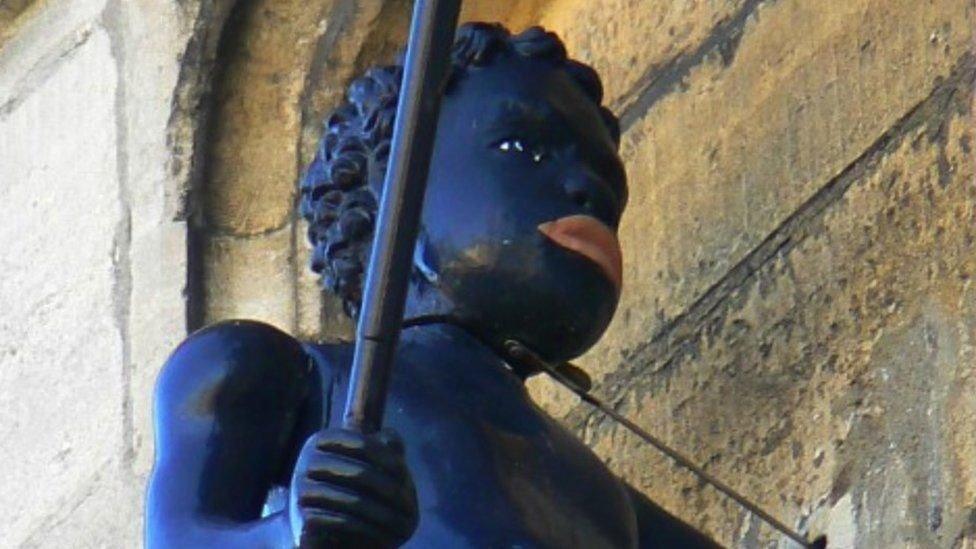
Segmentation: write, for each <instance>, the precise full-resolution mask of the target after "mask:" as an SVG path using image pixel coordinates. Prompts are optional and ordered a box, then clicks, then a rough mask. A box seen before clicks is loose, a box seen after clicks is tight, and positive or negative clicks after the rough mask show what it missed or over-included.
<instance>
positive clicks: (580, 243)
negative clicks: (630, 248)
mask: <svg viewBox="0 0 976 549" xmlns="http://www.w3.org/2000/svg"><path fill="white" fill-rule="evenodd" d="M539 232H541V233H542V234H544V235H546V236H547V237H548V238H549V239H550V240H552V241H553V242H555V243H556V244H558V245H559V246H562V247H563V248H566V249H568V250H572V251H574V252H576V253H578V254H580V255H582V256H584V257H586V258H588V259H590V260H591V261H593V262H594V263H596V264H597V265H599V267H600V268H601V269H602V270H603V272H604V273H605V274H606V275H607V277H608V278H609V279H610V281H611V282H613V285H614V287H615V288H616V289H617V291H620V287H621V285H622V283H623V258H622V255H621V252H620V242H619V241H618V240H617V235H615V234H614V233H613V231H612V230H611V229H610V227H607V226H606V225H605V224H604V223H603V222H601V221H600V220H599V219H597V218H595V217H592V216H589V215H570V216H567V217H561V218H559V219H557V220H555V221H549V222H546V223H543V224H541V225H539Z"/></svg>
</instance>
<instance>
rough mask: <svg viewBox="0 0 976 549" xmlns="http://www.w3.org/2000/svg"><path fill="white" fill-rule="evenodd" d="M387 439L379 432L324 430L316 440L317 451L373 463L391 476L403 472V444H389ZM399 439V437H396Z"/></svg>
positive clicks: (404, 468)
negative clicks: (367, 433) (364, 433)
mask: <svg viewBox="0 0 976 549" xmlns="http://www.w3.org/2000/svg"><path fill="white" fill-rule="evenodd" d="M388 440H389V439H387V438H382V437H381V436H380V434H379V433H377V434H369V435H363V434H360V433H354V432H352V431H346V430H342V429H336V430H330V431H324V432H323V435H322V436H320V437H319V438H318V440H317V441H316V447H317V448H318V449H319V451H322V452H328V453H335V454H340V455H343V456H347V457H350V458H353V459H356V460H359V461H362V462H365V463H370V464H374V465H376V466H377V467H379V468H381V469H383V470H384V471H386V472H387V473H389V474H390V475H392V476H401V475H403V474H405V471H406V465H405V463H404V460H403V444H402V442H399V446H397V445H396V444H397V443H393V446H389V444H390V443H389V441H388ZM397 440H399V437H397Z"/></svg>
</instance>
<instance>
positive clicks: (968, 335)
mask: <svg viewBox="0 0 976 549" xmlns="http://www.w3.org/2000/svg"><path fill="white" fill-rule="evenodd" d="M974 71H976V68H974V61H973V58H972V57H966V58H965V59H964V60H963V61H962V62H961V63H960V64H959V65H958V66H957V67H956V70H955V72H954V73H953V74H952V76H951V78H950V79H949V80H948V81H947V83H945V84H943V85H941V86H940V87H938V88H937V90H936V92H934V93H933V94H932V95H930V97H929V98H928V99H926V100H925V101H924V102H923V103H922V104H921V105H920V106H919V107H918V108H916V109H914V110H912V111H911V112H910V114H909V115H907V116H906V117H905V118H904V119H902V120H901V121H900V122H899V123H898V124H896V125H895V126H894V127H892V128H891V129H890V131H889V132H888V133H887V134H886V135H885V136H884V137H883V138H881V139H879V140H878V141H877V142H876V143H875V144H874V145H873V146H872V147H869V149H868V152H867V153H865V155H864V156H862V157H861V159H860V160H858V161H857V162H856V163H854V164H853V165H852V166H850V167H849V168H848V169H847V170H845V171H844V173H842V174H841V175H839V176H838V177H837V178H835V179H833V180H832V181H831V182H830V184H829V185H828V186H826V187H825V188H824V189H823V190H822V191H821V192H820V193H818V195H817V197H816V198H815V199H814V200H811V201H810V202H808V203H807V204H805V205H804V206H803V207H802V208H801V209H800V210H798V212H797V213H796V214H795V215H794V216H793V217H791V221H790V222H789V223H787V224H786V225H785V228H784V229H783V230H784V231H785V232H783V233H782V234H780V233H776V234H774V235H773V236H771V237H770V247H769V249H768V250H765V251H764V252H763V254H764V255H762V256H761V257H760V256H755V257H753V259H754V260H755V263H754V265H753V267H752V268H750V269H748V270H746V271H744V276H743V278H742V279H741V281H740V282H739V283H737V284H735V285H732V286H728V287H723V288H720V291H721V292H722V293H721V295H720V296H718V297H716V298H715V299H714V300H713V301H712V302H710V304H709V305H708V306H707V307H705V308H703V309H702V310H700V311H699V310H698V309H697V308H694V309H692V313H693V314H692V315H691V316H694V317H695V318H696V320H694V321H681V322H679V323H677V324H676V325H675V326H674V327H673V330H672V331H671V332H670V335H669V337H668V338H667V339H666V341H665V340H661V341H659V342H656V343H655V344H651V345H648V346H646V347H645V348H644V349H643V350H642V351H640V352H637V353H635V354H633V355H632V356H631V357H630V359H629V366H628V370H627V372H622V373H619V374H617V375H614V376H612V377H611V378H608V380H607V383H606V384H605V386H604V390H605V391H606V392H607V393H608V394H609V395H610V397H611V400H612V401H614V402H617V403H619V405H620V406H621V409H622V410H624V411H625V412H626V413H628V414H630V415H633V416H635V417H636V418H637V420H638V422H639V423H640V424H642V425H644V426H645V427H648V428H649V429H650V430H651V431H652V432H654V433H657V434H659V435H660V436H662V437H663V438H664V439H666V440H668V441H670V442H671V443H672V444H673V445H674V446H676V447H678V448H679V449H681V450H683V451H684V452H686V453H689V454H690V455H691V456H693V458H694V459H695V461H697V462H699V463H704V464H706V467H707V468H708V469H709V471H710V472H712V473H713V474H716V475H717V476H718V477H720V478H723V479H725V480H727V481H729V482H730V483H731V484H732V485H733V486H735V487H736V488H737V489H739V490H740V491H742V492H744V493H745V494H747V495H748V496H750V497H751V498H752V499H753V500H755V501H758V502H759V503H760V504H761V505H762V506H763V507H765V508H766V509H767V510H769V511H771V512H772V514H773V515H775V516H778V517H780V518H782V519H783V520H784V521H785V522H786V523H788V524H791V525H792V526H794V527H797V528H801V529H807V528H809V530H810V531H812V532H813V533H828V534H830V535H832V536H835V537H838V538H843V539H850V540H854V543H855V544H856V545H857V546H862V547H891V546H906V545H909V546H926V547H930V546H953V544H954V543H955V542H956V541H959V540H964V539H967V538H968V537H971V536H972V530H973V524H974V522H973V519H972V517H973V512H972V510H973V509H974V507H976V484H974V480H973V479H974V466H973V460H972V455H973V454H972V451H973V448H974V447H976V435H974V434H973V429H972V425H973V424H974V422H976V397H974V395H976V386H974V384H976V378H974V376H973V372H972V365H973V364H974V363H976V347H974V345H973V341H976V328H974V327H976V288H974V287H973V283H972V281H973V276H974V274H976V255H974V254H973V250H974V244H976V187H974V186H973V181H974V176H976V174H974V155H973V152H972V143H973V139H974V130H973V126H972V118H971V113H970V111H969V105H970V101H971V99H972V93H973V91H972V89H973V85H974ZM696 307H697V305H696ZM580 413H581V415H575V416H574V418H575V420H576V421H577V422H578V423H577V424H578V425H580V427H581V429H582V431H583V432H584V433H585V436H586V438H587V440H588V441H589V442H591V443H592V444H593V445H594V447H595V448H596V449H597V450H598V451H599V452H600V453H601V454H602V455H604V456H607V458H608V461H609V462H610V463H611V465H612V466H613V467H614V468H615V469H616V470H618V471H619V472H621V474H623V475H624V476H625V477H627V478H629V479H631V480H632V481H634V482H635V483H637V484H638V485H639V486H641V487H643V488H644V489H645V490H647V491H648V493H650V494H651V495H652V497H654V498H655V500H657V501H659V502H661V503H662V504H663V505H664V506H665V507H667V508H669V509H673V510H674V511H676V512H677V513H678V514H680V515H681V516H683V517H684V518H686V519H687V520H690V521H692V522H693V523H696V524H698V525H700V526H702V527H703V528H705V529H706V530H707V531H708V532H710V533H712V534H713V535H715V536H716V538H717V539H718V540H719V541H722V542H723V543H729V544H734V543H740V544H742V545H743V546H749V547H752V546H756V545H757V544H759V543H761V542H762V541H763V540H769V539H773V537H772V534H771V533H770V532H769V531H768V530H767V529H765V528H761V527H760V525H759V523H758V522H756V521H755V520H754V519H750V518H749V517H748V516H747V515H745V514H744V513H743V511H742V510H741V509H739V508H737V507H736V506H735V505H733V504H731V502H729V501H728V500H727V499H725V498H723V497H722V496H720V495H717V494H716V492H714V491H712V490H710V489H709V488H706V487H703V486H702V485H701V484H699V483H698V482H697V481H696V480H695V479H693V478H692V477H690V475H688V474H686V473H684V472H677V471H676V470H675V469H674V468H673V467H672V466H671V464H670V463H668V462H667V461H666V460H664V459H663V458H661V457H660V456H657V455H655V454H654V453H653V452H649V450H648V449H647V448H646V447H642V446H639V445H638V444H637V443H636V442H635V440H634V439H633V438H632V437H630V436H629V435H627V434H625V433H623V432H622V431H621V430H620V429H618V428H616V427H613V426H611V425H610V424H609V423H608V422H606V421H605V420H602V419H599V417H598V416H597V415H595V414H590V413H588V412H582V410H581V411H580ZM840 541H841V540H840V539H838V542H840Z"/></svg>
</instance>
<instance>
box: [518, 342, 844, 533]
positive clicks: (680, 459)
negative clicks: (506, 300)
mask: <svg viewBox="0 0 976 549" xmlns="http://www.w3.org/2000/svg"><path fill="white" fill-rule="evenodd" d="M506 350H507V351H508V352H509V354H511V355H512V357H513V358H515V359H516V360H519V361H522V362H524V363H526V364H528V365H529V366H532V367H533V368H535V369H538V370H542V371H544V372H545V373H546V374H548V375H549V376H550V377H551V378H553V379H554V380H556V381H557V382H559V384H560V385H562V386H563V387H566V388H567V389H569V390H570V391H572V392H573V393H575V394H576V396H578V397H579V398H580V399H581V400H583V401H584V402H586V403H588V404H590V405H591V406H593V407H594V408H596V409H598V410H600V411H601V412H603V413H604V414H606V415H608V416H610V417H611V418H613V420H614V421H616V422H617V423H619V424H621V425H623V426H624V427H626V428H627V430H629V431H630V432H632V433H634V434H635V435H637V436H638V437H640V438H641V439H642V440H643V441H644V442H646V443H648V444H650V445H651V446H653V447H655V448H657V449H658V450H660V451H661V452H662V453H663V454H665V455H666V456H668V457H669V458H671V459H672V460H674V461H675V463H677V464H678V465H680V466H682V467H684V468H685V469H688V470H689V471H691V472H692V473H694V474H695V475H696V476H698V477H699V478H701V479H702V480H704V481H705V482H707V483H708V484H711V485H712V486H713V487H715V489H716V490H718V491H719V492H722V493H723V494H725V495H726V496H728V497H730V498H732V499H733V500H734V501H735V502H736V503H738V504H739V505H741V506H742V507H744V508H745V509H746V510H748V511H749V512H750V513H752V514H754V515H756V516H757V517H759V518H760V519H762V520H763V521H765V522H766V523H768V524H769V525H770V526H772V527H773V528H775V529H776V530H778V531H780V532H781V533H783V534H784V535H786V536H787V537H789V538H790V539H792V540H793V541H795V542H797V543H799V544H800V545H801V546H803V547H807V548H810V549H822V548H823V547H825V546H826V543H825V540H824V539H823V538H818V539H817V540H814V541H808V540H807V539H806V537H804V536H803V535H801V534H800V533H799V532H796V531H794V530H793V529H792V528H790V527H789V526H787V525H785V524H783V523H782V522H780V521H779V520H777V519H776V518H775V517H773V516H772V515H770V514H769V513H767V512H766V511H763V510H762V509H761V508H760V507H759V506H758V505H756V504H755V503H752V502H751V501H749V500H748V499H746V497H745V496H743V495H741V494H739V493H738V492H736V491H735V490H733V489H732V487H731V486H729V485H728V484H725V483H724V482H722V481H721V480H719V479H717V478H715V477H714V476H712V475H711V474H710V473H708V472H707V471H705V470H704V469H703V468H701V467H699V466H698V465H696V464H695V463H694V462H693V461H691V460H690V459H688V458H686V457H685V456H683V455H682V454H680V453H678V451H677V450H674V449H673V448H671V447H670V446H668V445H667V444H665V443H664V442H663V441H662V440H660V439H659V438H657V437H655V436H654V435H652V434H650V433H648V432H647V431H645V430H644V429H643V428H641V427H640V426H639V425H637V424H636V423H634V422H633V421H631V420H629V419H627V418H626V417H625V416H623V415H621V414H619V413H618V412H617V411H616V410H614V409H613V408H611V407H610V406H607V405H606V404H604V403H603V401H601V400H600V399H598V398H596V397H595V396H593V395H591V394H590V393H589V392H587V391H586V390H585V389H583V388H581V387H579V386H578V385H576V383H575V382H573V381H572V380H571V379H569V378H568V377H566V376H565V375H563V374H562V373H561V372H560V371H559V369H558V368H556V367H554V366H552V365H551V364H549V363H548V362H546V361H544V360H542V359H541V358H540V357H539V356H538V355H536V354H535V353H534V352H532V351H531V350H530V349H528V348H527V347H525V346H524V345H522V344H521V343H519V342H517V341H509V342H507V343H506Z"/></svg>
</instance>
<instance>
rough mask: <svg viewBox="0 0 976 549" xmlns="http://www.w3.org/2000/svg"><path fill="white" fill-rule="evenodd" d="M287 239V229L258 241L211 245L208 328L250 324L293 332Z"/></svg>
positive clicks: (225, 240) (225, 239) (228, 239)
mask: <svg viewBox="0 0 976 549" xmlns="http://www.w3.org/2000/svg"><path fill="white" fill-rule="evenodd" d="M291 237H292V235H291V229H290V228H288V227H286V228H285V229H282V230H279V231H275V232H273V233H270V234H266V235H261V236H252V237H249V238H238V237H233V236H221V237H212V238H211V239H210V240H209V242H208V244H207V245H208V250H207V251H206V254H207V257H208V258H209V260H210V262H209V264H208V265H207V273H206V280H207V282H206V296H207V309H206V312H207V318H206V323H207V324H210V323H213V322H217V321H220V320H226V319H232V318H252V319H255V320H261V321H263V322H268V323H270V324H274V325H275V326H277V327H278V328H281V329H282V330H284V331H286V332H289V333H294V332H295V299H294V297H295V291H296V289H295V273H294V271H293V263H292V262H291V261H290V246H291Z"/></svg>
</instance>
